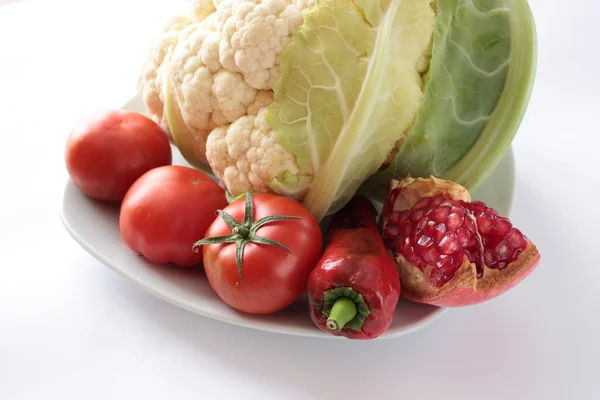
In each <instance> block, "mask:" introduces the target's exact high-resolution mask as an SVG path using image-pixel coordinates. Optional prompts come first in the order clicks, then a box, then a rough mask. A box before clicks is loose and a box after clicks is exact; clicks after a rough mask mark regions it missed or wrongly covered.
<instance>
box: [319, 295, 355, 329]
mask: <svg viewBox="0 0 600 400" xmlns="http://www.w3.org/2000/svg"><path fill="white" fill-rule="evenodd" d="M355 316H356V303H354V301H352V300H351V299H349V298H347V297H340V298H339V299H337V300H336V301H335V303H333V307H332V308H331V312H330V313H329V318H327V323H326V324H325V325H326V326H327V329H329V330H330V331H332V332H339V331H341V330H342V328H343V327H344V325H346V324H347V323H348V322H349V321H351V320H352V319H353V318H354V317H355Z"/></svg>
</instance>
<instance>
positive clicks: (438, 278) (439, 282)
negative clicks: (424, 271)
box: [429, 269, 449, 287]
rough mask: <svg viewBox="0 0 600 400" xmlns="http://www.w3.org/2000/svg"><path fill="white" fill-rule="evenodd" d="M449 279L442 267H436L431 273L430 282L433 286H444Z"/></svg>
mask: <svg viewBox="0 0 600 400" xmlns="http://www.w3.org/2000/svg"><path fill="white" fill-rule="evenodd" d="M448 281H449V279H448V277H447V276H445V275H444V273H443V272H442V271H441V270H440V269H434V270H432V271H431V274H430V275H429V284H430V285H431V286H433V287H440V286H443V285H444V283H446V282H448Z"/></svg>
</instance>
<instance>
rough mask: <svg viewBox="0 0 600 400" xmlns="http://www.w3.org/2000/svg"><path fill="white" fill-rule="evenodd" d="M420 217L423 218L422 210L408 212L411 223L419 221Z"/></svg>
mask: <svg viewBox="0 0 600 400" xmlns="http://www.w3.org/2000/svg"><path fill="white" fill-rule="evenodd" d="M421 218H423V210H416V211H413V212H412V213H410V220H411V221H412V223H413V224H416V223H417V222H419V220H420V219H421Z"/></svg>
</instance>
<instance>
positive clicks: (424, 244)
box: [417, 235, 433, 247]
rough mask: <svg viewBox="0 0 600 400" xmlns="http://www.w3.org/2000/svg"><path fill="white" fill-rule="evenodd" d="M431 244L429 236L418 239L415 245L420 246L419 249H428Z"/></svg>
mask: <svg viewBox="0 0 600 400" xmlns="http://www.w3.org/2000/svg"><path fill="white" fill-rule="evenodd" d="M432 244H433V239H431V238H430V237H429V236H425V235H423V236H421V238H420V239H419V241H418V242H417V245H419V246H421V247H429V246H431V245H432Z"/></svg>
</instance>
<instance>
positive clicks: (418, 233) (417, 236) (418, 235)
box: [412, 229, 423, 244]
mask: <svg viewBox="0 0 600 400" xmlns="http://www.w3.org/2000/svg"><path fill="white" fill-rule="evenodd" d="M421 236H423V231H422V230H420V229H417V230H416V231H415V233H413V235H412V242H413V243H414V244H417V243H418V242H419V239H421Z"/></svg>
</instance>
